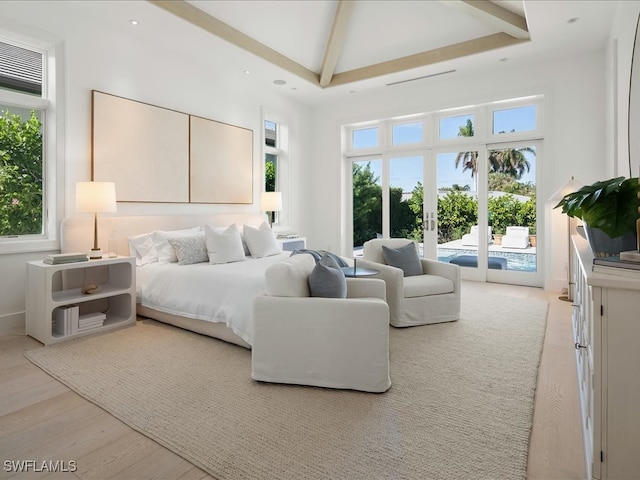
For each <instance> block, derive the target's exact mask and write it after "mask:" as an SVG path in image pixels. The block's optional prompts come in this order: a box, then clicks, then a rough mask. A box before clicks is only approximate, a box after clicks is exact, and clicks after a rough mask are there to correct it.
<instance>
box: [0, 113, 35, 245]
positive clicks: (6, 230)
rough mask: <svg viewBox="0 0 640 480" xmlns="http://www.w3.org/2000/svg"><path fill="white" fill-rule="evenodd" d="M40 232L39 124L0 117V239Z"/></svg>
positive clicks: (19, 117)
mask: <svg viewBox="0 0 640 480" xmlns="http://www.w3.org/2000/svg"><path fill="white" fill-rule="evenodd" d="M40 233H42V123H41V122H40V120H39V119H38V118H37V117H36V115H35V113H34V112H31V115H30V117H29V119H28V120H26V121H23V120H22V118H21V116H20V115H15V114H12V113H10V112H9V111H3V112H1V115H0V236H6V235H29V234H40Z"/></svg>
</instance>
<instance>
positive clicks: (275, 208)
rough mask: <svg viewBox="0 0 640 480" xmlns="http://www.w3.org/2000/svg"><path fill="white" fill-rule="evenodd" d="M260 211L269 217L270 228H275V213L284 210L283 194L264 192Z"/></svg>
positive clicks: (261, 195)
mask: <svg viewBox="0 0 640 480" xmlns="http://www.w3.org/2000/svg"><path fill="white" fill-rule="evenodd" d="M260 209H261V210H262V211H263V212H266V213H267V215H269V226H271V227H273V220H274V219H273V217H274V216H275V215H274V213H275V212H279V211H280V210H282V192H262V193H261V194H260Z"/></svg>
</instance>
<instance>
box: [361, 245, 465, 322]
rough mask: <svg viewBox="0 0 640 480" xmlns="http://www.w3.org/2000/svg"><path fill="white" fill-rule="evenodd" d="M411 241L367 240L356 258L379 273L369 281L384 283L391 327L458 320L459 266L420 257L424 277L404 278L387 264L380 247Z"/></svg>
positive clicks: (401, 271) (362, 264) (363, 265)
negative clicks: (375, 279)
mask: <svg viewBox="0 0 640 480" xmlns="http://www.w3.org/2000/svg"><path fill="white" fill-rule="evenodd" d="M410 241H411V240H407V239H403V238H389V239H374V240H369V241H367V242H365V243H364V246H363V259H362V260H360V259H358V265H359V266H361V267H369V268H373V269H377V270H379V271H380V273H379V274H378V275H376V276H374V277H369V278H381V279H383V280H384V281H385V285H386V291H387V304H388V305H389V317H390V323H391V325H393V326H394V327H410V326H415V325H425V324H430V323H440V322H451V321H454V320H458V318H459V317H460V267H459V266H458V265H454V264H451V263H442V262H438V261H436V260H428V259H424V258H422V259H420V263H421V265H422V272H423V274H422V275H415V276H410V277H405V276H404V272H403V270H402V269H400V268H396V267H393V266H391V265H387V264H386V262H385V259H384V255H383V251H382V246H383V245H385V246H387V247H389V248H399V247H402V246H405V245H407V243H408V242H410ZM414 244H415V242H414ZM416 248H417V245H416Z"/></svg>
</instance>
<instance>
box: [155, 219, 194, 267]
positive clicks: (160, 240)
mask: <svg viewBox="0 0 640 480" xmlns="http://www.w3.org/2000/svg"><path fill="white" fill-rule="evenodd" d="M198 235H202V229H201V228H200V227H193V228H185V229H183V230H170V231H169V230H156V231H155V232H153V244H154V246H155V247H156V251H157V252H158V263H175V262H177V261H178V257H176V252H175V250H174V249H173V247H172V246H171V244H170V243H169V239H170V238H180V237H196V236H198Z"/></svg>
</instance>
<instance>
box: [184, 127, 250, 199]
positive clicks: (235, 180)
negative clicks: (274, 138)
mask: <svg viewBox="0 0 640 480" xmlns="http://www.w3.org/2000/svg"><path fill="white" fill-rule="evenodd" d="M190 147H191V148H190V159H191V172H190V178H191V197H190V201H191V202H194V203H247V204H251V203H253V131H251V130H248V129H245V128H240V127H235V126H233V125H227V124H225V123H220V122H216V121H213V120H207V119H205V118H200V117H195V116H191V143H190Z"/></svg>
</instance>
